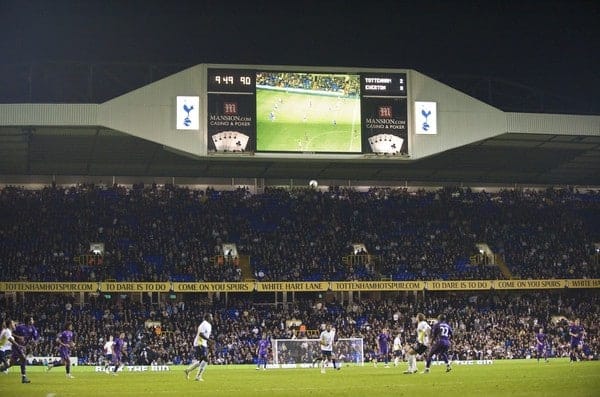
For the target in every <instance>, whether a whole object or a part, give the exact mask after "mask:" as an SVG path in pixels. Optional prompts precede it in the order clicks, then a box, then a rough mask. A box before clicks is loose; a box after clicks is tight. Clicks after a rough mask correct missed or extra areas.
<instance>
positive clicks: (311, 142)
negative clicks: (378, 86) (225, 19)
mask: <svg viewBox="0 0 600 397" xmlns="http://www.w3.org/2000/svg"><path fill="white" fill-rule="evenodd" d="M360 119H361V112H360V77H359V76H358V75H349V74H320V73H291V72H257V74H256V150H257V151H264V152H335V153H360V152H361V150H362V143H361V121H360Z"/></svg>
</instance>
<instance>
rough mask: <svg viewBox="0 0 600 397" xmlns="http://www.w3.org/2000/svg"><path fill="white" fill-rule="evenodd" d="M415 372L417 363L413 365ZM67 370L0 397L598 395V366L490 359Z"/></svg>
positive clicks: (36, 372) (32, 372)
mask: <svg viewBox="0 0 600 397" xmlns="http://www.w3.org/2000/svg"><path fill="white" fill-rule="evenodd" d="M418 365H419V369H422V368H423V363H422V362H419V363H418ZM93 369H94V368H93V367H74V368H73V370H72V373H73V376H75V379H66V377H65V372H64V368H60V367H58V368H54V369H53V370H52V371H51V372H48V373H46V372H45V371H44V368H43V367H29V368H28V372H29V378H30V379H31V383H30V384H21V383H20V375H19V373H18V368H11V369H10V373H9V374H8V375H0V395H2V396H23V397H25V396H55V397H60V396H73V397H75V396H84V397H93V396H103V397H104V396H190V395H203V396H238V397H245V396H263V397H264V396H345V397H348V396H407V397H409V396H410V397H414V396H416V397H424V396H436V397H439V396H444V397H452V396H460V397H470V396H480V397H495V396H498V397H500V396H502V397H505V396H509V397H518V396H561V397H565V396H569V397H570V396H577V397H580V396H598V395H599V392H600V362H598V361H589V362H579V363H573V364H569V362H568V360H566V359H552V360H551V361H550V363H548V364H545V363H543V362H542V363H537V362H536V361H535V360H513V361H508V360H505V361H494V363H493V364H491V365H468V366H467V365H455V366H454V368H453V370H452V372H449V373H446V372H445V367H444V366H432V369H431V373H429V374H427V375H423V374H420V373H419V374H414V375H403V374H402V371H404V370H405V369H406V364H405V363H403V364H401V365H400V366H399V367H397V368H394V367H391V368H384V367H383V365H381V364H380V365H379V366H378V367H377V368H374V367H373V366H372V365H365V366H364V367H344V368H343V369H342V370H341V371H333V370H331V369H329V370H328V371H327V373H325V374H321V373H320V371H319V369H316V368H308V369H268V370H266V371H263V370H259V371H257V370H255V367H254V366H209V367H208V368H207V370H206V372H205V374H204V379H205V380H204V382H196V381H194V380H193V377H192V379H191V380H186V379H185V375H184V373H183V369H184V367H183V366H171V367H170V371H168V372H119V375H118V376H112V375H108V374H105V373H96V372H93Z"/></svg>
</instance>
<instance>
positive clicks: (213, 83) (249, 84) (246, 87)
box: [208, 69, 256, 93]
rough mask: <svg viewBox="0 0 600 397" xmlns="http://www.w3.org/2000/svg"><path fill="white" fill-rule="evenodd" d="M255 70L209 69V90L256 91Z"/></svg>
mask: <svg viewBox="0 0 600 397" xmlns="http://www.w3.org/2000/svg"><path fill="white" fill-rule="evenodd" d="M255 79H256V73H255V72H254V71H253V70H231V69H208V92H252V93H253V92H254V90H255V84H254V82H255Z"/></svg>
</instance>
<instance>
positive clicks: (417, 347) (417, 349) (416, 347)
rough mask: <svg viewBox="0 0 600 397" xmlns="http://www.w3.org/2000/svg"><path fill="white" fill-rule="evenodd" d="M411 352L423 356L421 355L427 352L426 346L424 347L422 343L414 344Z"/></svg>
mask: <svg viewBox="0 0 600 397" xmlns="http://www.w3.org/2000/svg"><path fill="white" fill-rule="evenodd" d="M413 350H414V351H415V352H417V354H423V353H425V352H426V351H427V346H425V345H424V344H422V343H416V344H415V345H414V346H413Z"/></svg>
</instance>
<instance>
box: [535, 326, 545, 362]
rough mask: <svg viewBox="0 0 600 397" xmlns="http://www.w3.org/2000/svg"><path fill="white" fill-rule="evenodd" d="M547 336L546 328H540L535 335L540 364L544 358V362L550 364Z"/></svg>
mask: <svg viewBox="0 0 600 397" xmlns="http://www.w3.org/2000/svg"><path fill="white" fill-rule="evenodd" d="M546 339H547V338H546V334H545V333H544V328H540V329H539V330H538V332H537V334H535V345H536V352H537V361H538V363H539V362H540V358H541V357H544V361H545V362H548V344H547V340H546Z"/></svg>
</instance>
